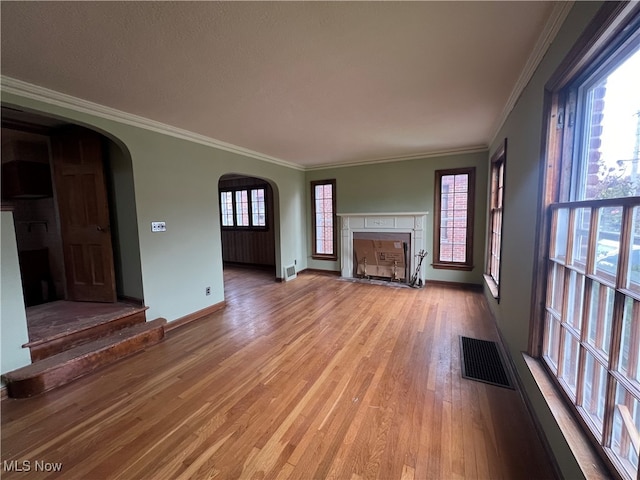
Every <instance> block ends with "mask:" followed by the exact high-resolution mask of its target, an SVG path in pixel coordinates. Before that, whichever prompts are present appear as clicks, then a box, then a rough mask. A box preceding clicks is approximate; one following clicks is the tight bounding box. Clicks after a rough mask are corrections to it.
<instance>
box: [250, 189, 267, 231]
mask: <svg viewBox="0 0 640 480" xmlns="http://www.w3.org/2000/svg"><path fill="white" fill-rule="evenodd" d="M251 225H252V226H254V227H264V226H266V225H267V218H266V203H265V194H264V188H256V189H252V190H251Z"/></svg>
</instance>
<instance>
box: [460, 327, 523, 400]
mask: <svg viewBox="0 0 640 480" xmlns="http://www.w3.org/2000/svg"><path fill="white" fill-rule="evenodd" d="M460 356H461V359H462V376H463V377H464V378H468V379H470V380H477V381H479V382H485V383H489V384H491V385H497V386H499V387H505V388H511V389H513V388H514V387H513V383H512V382H511V378H510V377H509V374H508V373H507V370H506V369H505V367H504V360H503V358H502V355H501V354H500V350H499V349H498V345H497V344H496V342H489V341H487V340H478V339H475V338H469V337H463V336H461V337H460Z"/></svg>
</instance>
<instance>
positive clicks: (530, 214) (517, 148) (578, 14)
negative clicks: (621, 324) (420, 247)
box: [485, 2, 601, 479]
mask: <svg viewBox="0 0 640 480" xmlns="http://www.w3.org/2000/svg"><path fill="white" fill-rule="evenodd" d="M600 5H601V3H600V2H576V3H575V5H574V7H573V9H572V10H571V12H570V14H569V16H568V17H567V19H566V20H565V23H564V24H563V26H562V28H561V30H560V31H559V33H558V35H557V36H556V38H555V40H554V42H553V43H552V44H551V46H550V48H549V50H548V52H547V54H546V55H545V57H544V59H543V61H542V62H541V63H540V65H539V67H538V69H537V70H536V72H535V74H534V76H533V78H532V79H531V81H530V82H529V84H528V85H527V87H526V88H525V89H524V91H523V93H522V95H521V97H520V98H519V100H518V102H517V103H516V105H515V107H514V109H513V111H512V112H511V113H510V115H509V116H508V118H507V121H506V122H505V124H504V126H503V127H502V129H501V130H500V132H499V134H498V135H497V137H496V140H495V142H494V143H493V144H492V145H491V149H490V151H491V152H493V151H495V150H496V149H497V148H498V146H499V144H500V142H502V140H503V139H504V138H507V139H508V145H507V164H506V178H505V199H504V217H503V218H504V220H503V221H504V225H503V237H502V241H503V244H502V271H501V282H500V283H501V287H500V289H501V291H500V303H497V302H496V301H495V300H494V299H493V297H492V296H491V294H490V292H489V291H488V290H487V289H485V291H486V296H487V299H488V301H489V305H490V308H491V310H492V312H493V314H494V316H495V318H496V321H497V323H498V326H499V328H500V331H501V333H502V336H503V338H504V340H505V341H506V343H507V347H508V349H509V352H510V354H511V357H512V359H513V360H514V362H515V366H516V369H517V372H518V375H519V377H520V379H521V380H522V383H523V384H524V388H525V393H526V395H527V397H528V398H529V399H530V401H531V404H532V405H533V407H534V409H535V412H536V415H537V417H538V419H539V421H540V423H541V424H542V426H543V429H544V432H545V434H546V436H547V438H548V440H549V443H550V445H551V447H552V449H553V451H554V453H555V455H556V458H557V460H558V464H559V466H560V468H561V470H562V473H563V475H564V477H565V478H572V479H574V478H582V473H581V472H580V470H579V468H578V465H577V463H576V461H575V459H574V457H573V455H572V454H571V452H570V450H569V448H568V446H567V444H566V441H565V439H564V437H563V436H562V434H561V433H560V431H559V429H558V427H557V425H556V422H555V421H554V419H553V417H552V416H551V414H550V411H549V408H548V406H547V404H546V402H545V400H544V399H543V398H542V396H541V394H540V391H539V389H538V387H537V385H536V384H535V383H534V382H533V378H532V376H531V374H530V372H529V369H528V368H527V366H526V364H525V362H524V360H523V358H522V353H521V352H523V351H525V350H526V349H527V342H528V336H529V321H530V308H529V307H530V305H531V295H532V282H533V280H532V279H533V261H534V246H535V239H536V233H537V232H536V218H537V213H538V206H539V191H538V188H539V181H540V161H541V158H542V157H543V152H542V151H541V141H542V135H543V125H542V121H543V118H542V115H543V101H544V85H545V83H546V82H547V81H548V80H549V78H550V76H551V75H552V73H553V72H554V70H555V69H556V68H557V67H558V65H559V64H560V62H561V61H562V59H563V58H564V56H565V55H566V54H567V53H568V51H569V49H570V48H571V47H572V46H573V44H574V43H575V42H576V40H577V38H578V37H579V35H580V34H581V32H582V31H583V29H584V27H585V26H586V25H587V24H588V23H589V21H590V20H591V19H592V17H593V15H594V14H595V13H596V11H597V10H598V8H599V7H600Z"/></svg>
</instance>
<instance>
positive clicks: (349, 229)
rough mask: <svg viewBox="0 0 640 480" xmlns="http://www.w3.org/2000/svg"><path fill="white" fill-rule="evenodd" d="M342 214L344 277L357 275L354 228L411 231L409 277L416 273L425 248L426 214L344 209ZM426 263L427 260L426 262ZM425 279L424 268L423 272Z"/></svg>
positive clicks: (376, 230) (422, 276) (380, 231)
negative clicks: (354, 211) (419, 255)
mask: <svg viewBox="0 0 640 480" xmlns="http://www.w3.org/2000/svg"><path fill="white" fill-rule="evenodd" d="M338 217H339V218H340V225H341V232H340V237H341V238H340V240H341V250H340V272H341V275H342V276H343V277H345V278H353V277H354V274H355V273H354V272H355V270H354V263H355V262H354V259H353V234H354V233H355V232H370V233H382V234H394V233H396V234H407V233H408V234H409V235H410V238H411V241H410V244H409V252H408V255H407V257H408V258H407V262H408V264H409V272H410V275H409V278H411V276H412V275H413V273H414V272H415V269H416V265H417V255H418V252H420V250H426V239H425V224H426V218H427V214H426V212H425V213H422V212H418V213H341V214H338ZM423 267H424V263H423ZM420 278H421V279H422V281H423V282H424V279H425V276H424V271H421V272H420Z"/></svg>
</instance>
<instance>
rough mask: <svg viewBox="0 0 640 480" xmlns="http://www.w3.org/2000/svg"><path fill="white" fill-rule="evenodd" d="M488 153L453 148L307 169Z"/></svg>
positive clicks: (483, 148)
mask: <svg viewBox="0 0 640 480" xmlns="http://www.w3.org/2000/svg"><path fill="white" fill-rule="evenodd" d="M488 151H489V148H488V147H487V146H486V145H476V146H473V147H465V148H452V149H449V150H438V151H434V152H424V153H415V154H413V155H405V156H401V157H382V158H376V159H369V160H362V161H356V162H349V163H333V164H326V165H325V164H322V165H314V166H311V167H307V168H306V170H307V171H311V170H327V169H329V168H344V167H359V166H362V165H372V164H375V163H392V162H405V161H407V160H421V159H427V158H435V157H448V156H450V155H466V154H469V153H482V152H488Z"/></svg>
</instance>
